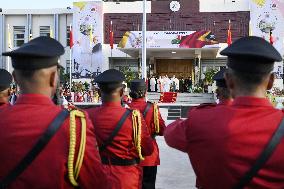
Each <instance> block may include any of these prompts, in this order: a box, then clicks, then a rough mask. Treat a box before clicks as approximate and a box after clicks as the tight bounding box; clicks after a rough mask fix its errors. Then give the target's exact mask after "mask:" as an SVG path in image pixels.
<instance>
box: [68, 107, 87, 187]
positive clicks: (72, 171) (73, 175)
mask: <svg viewBox="0 0 284 189" xmlns="http://www.w3.org/2000/svg"><path fill="white" fill-rule="evenodd" d="M76 117H80V118H81V124H82V127H81V141H80V148H79V152H78V157H77V160H76V164H75V168H74V158H75V151H76V140H77V139H76ZM86 128H87V126H86V117H85V114H84V113H83V112H81V111H79V110H73V111H71V112H70V144H69V155H68V177H69V180H70V182H71V184H72V185H73V186H79V184H78V182H77V181H76V180H77V179H78V177H79V173H80V169H81V167H82V163H83V159H84V153H85V147H86V138H87V136H86Z"/></svg>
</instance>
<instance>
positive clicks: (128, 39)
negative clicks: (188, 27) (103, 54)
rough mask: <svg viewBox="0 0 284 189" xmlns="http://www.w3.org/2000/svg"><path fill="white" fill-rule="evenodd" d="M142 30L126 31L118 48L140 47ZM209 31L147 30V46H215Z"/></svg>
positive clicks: (216, 44) (215, 42)
mask: <svg viewBox="0 0 284 189" xmlns="http://www.w3.org/2000/svg"><path fill="white" fill-rule="evenodd" d="M141 46H142V32H141V31H128V32H126V33H125V34H124V36H123V38H122V39H121V41H120V43H119V45H118V47H119V48H141ZM217 47H219V44H218V42H217V41H216V39H215V36H214V34H213V33H212V32H211V31H198V32H195V31H147V48H217Z"/></svg>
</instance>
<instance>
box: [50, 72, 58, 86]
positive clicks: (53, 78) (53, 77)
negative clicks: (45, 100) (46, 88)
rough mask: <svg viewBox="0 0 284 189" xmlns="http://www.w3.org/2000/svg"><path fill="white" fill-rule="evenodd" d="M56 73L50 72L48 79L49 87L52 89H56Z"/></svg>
mask: <svg viewBox="0 0 284 189" xmlns="http://www.w3.org/2000/svg"><path fill="white" fill-rule="evenodd" d="M57 77H58V75H57V71H54V72H51V74H50V79H49V85H50V87H52V88H56V86H57Z"/></svg>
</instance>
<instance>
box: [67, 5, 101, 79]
mask: <svg viewBox="0 0 284 189" xmlns="http://www.w3.org/2000/svg"><path fill="white" fill-rule="evenodd" d="M73 7H74V13H73V43H74V46H73V48H72V59H73V65H72V78H73V79H80V78H94V77H95V76H96V75H98V74H99V73H101V72H102V70H101V69H102V64H103V51H102V41H103V23H102V22H103V21H102V20H103V3H102V1H90V2H74V3H73Z"/></svg>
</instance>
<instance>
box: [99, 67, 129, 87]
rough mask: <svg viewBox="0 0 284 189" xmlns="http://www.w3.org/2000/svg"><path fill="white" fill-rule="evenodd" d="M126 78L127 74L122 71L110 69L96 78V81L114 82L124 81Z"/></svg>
mask: <svg viewBox="0 0 284 189" xmlns="http://www.w3.org/2000/svg"><path fill="white" fill-rule="evenodd" d="M124 80H125V76H124V74H123V73H122V72H120V71H118V70H115V69H109V70H106V71H104V72H103V73H101V74H100V75H98V76H97V77H96V78H95V80H94V81H95V82H96V83H99V84H112V83H122V82H123V81H124Z"/></svg>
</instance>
